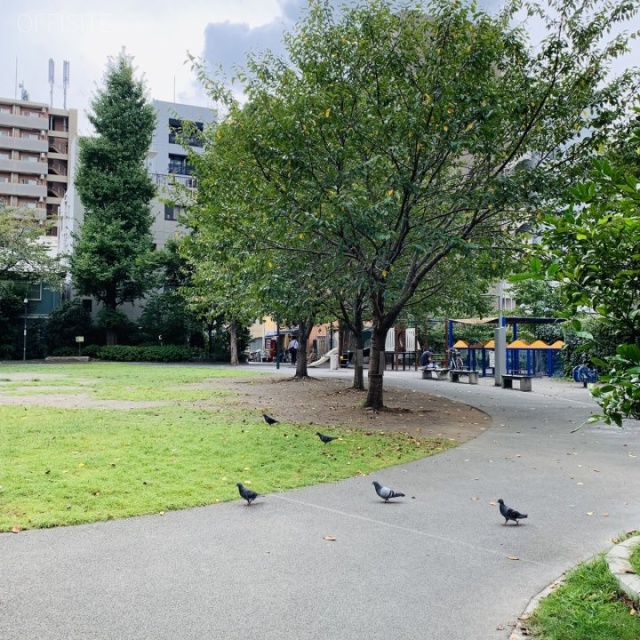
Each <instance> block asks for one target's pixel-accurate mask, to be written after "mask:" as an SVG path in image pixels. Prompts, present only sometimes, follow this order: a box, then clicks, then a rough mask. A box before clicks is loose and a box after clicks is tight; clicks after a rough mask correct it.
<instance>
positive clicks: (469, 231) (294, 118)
mask: <svg viewBox="0 0 640 640" xmlns="http://www.w3.org/2000/svg"><path fill="white" fill-rule="evenodd" d="M578 5H579V6H578ZM523 8H524V10H525V12H526V11H528V12H529V13H531V14H533V13H535V14H537V15H538V17H539V18H541V19H542V22H543V23H544V24H545V25H546V27H547V31H548V35H547V36H546V38H544V39H543V41H542V43H541V44H540V45H539V46H538V47H537V48H535V49H534V48H532V47H531V46H530V45H529V42H528V41H527V38H526V34H525V31H524V30H523V29H521V28H513V27H512V26H510V25H511V23H512V21H513V19H514V17H515V15H516V13H517V12H518V11H519V10H521V9H523ZM636 8H637V3H636V2H631V3H629V2H619V3H617V2H604V3H599V2H591V1H585V2H581V3H578V4H576V3H567V2H559V1H555V0H550V1H549V2H548V5H547V7H546V8H545V7H543V6H542V5H541V4H539V3H530V4H526V3H522V2H511V3H507V6H506V7H505V9H504V10H503V11H502V12H501V13H500V14H499V15H498V16H496V17H492V16H489V15H487V14H485V13H483V12H481V11H479V10H477V9H476V8H475V7H474V6H473V5H471V6H469V5H464V4H462V3H451V2H449V1H448V0H435V1H434V2H431V3H430V4H429V5H428V6H427V7H426V8H423V5H422V3H417V2H416V3H409V4H408V5H407V6H406V7H405V8H404V9H403V10H402V11H397V10H396V9H395V5H394V3H392V2H389V1H386V0H379V1H372V2H363V3H361V4H359V5H358V6H356V7H354V8H347V9H344V10H343V12H342V13H340V14H334V11H333V9H332V7H331V5H330V3H328V2H324V1H321V0H314V1H312V2H310V3H309V10H308V14H307V16H306V19H305V20H304V21H303V22H302V23H301V24H300V25H299V26H298V28H297V30H296V31H295V32H294V33H292V34H291V35H289V36H288V37H287V39H286V44H287V53H288V57H287V58H286V59H280V58H276V57H275V56H273V55H271V54H269V53H267V54H265V55H263V56H261V57H252V58H250V59H249V61H248V65H247V66H248V73H247V74H239V76H238V79H239V80H240V81H241V82H242V83H243V86H244V89H245V93H246V95H247V99H248V102H247V105H246V106H245V107H244V108H242V109H240V108H232V109H231V110H230V113H229V119H228V123H229V126H230V130H231V131H232V132H233V135H231V134H229V136H228V137H227V138H226V141H227V143H228V144H229V145H232V146H234V147H235V148H236V149H237V151H236V154H237V157H238V158H241V159H242V163H243V167H244V169H243V171H242V172H239V173H238V175H236V176H234V177H233V180H234V181H235V180H238V184H239V185H241V184H242V182H241V178H242V177H243V176H245V177H246V176H248V183H247V184H251V188H247V189H245V191H244V193H242V192H241V188H240V186H239V187H238V188H236V191H235V194H236V199H235V200H230V201H227V202H224V201H223V202H221V203H218V204H217V207H218V209H219V210H223V211H224V210H226V211H227V212H228V211H229V210H230V209H231V208H234V210H235V211H241V212H242V214H241V215H242V216H243V217H245V218H246V217H247V214H248V219H249V220H250V223H247V222H244V223H243V224H244V225H248V226H250V227H251V229H252V232H253V233H254V234H257V236H258V239H259V241H260V242H262V243H263V245H265V246H268V248H269V250H271V251H277V252H279V253H280V255H282V256H291V259H292V260H294V261H295V260H299V259H300V256H306V259H307V261H313V265H314V269H315V273H316V277H317V278H318V279H319V280H320V281H328V280H329V279H330V277H331V274H332V273H333V274H337V275H336V279H337V280H340V279H342V280H345V279H346V280H348V283H349V285H345V286H344V287H342V286H341V287H339V289H340V292H341V296H342V297H344V299H350V298H352V297H353V294H354V292H358V291H364V292H365V296H366V304H367V308H368V312H369V314H370V318H371V320H372V324H373V340H372V350H371V358H370V365H369V367H370V368H369V389H368V398H367V402H366V404H367V406H370V407H372V408H374V409H377V408H380V407H382V406H383V374H382V372H381V368H380V365H379V358H381V357H383V351H384V343H385V337H386V333H387V331H388V330H389V329H390V328H391V327H392V326H393V324H394V323H395V321H396V320H397V319H398V317H399V316H400V314H401V313H402V311H403V309H404V308H405V306H406V305H407V304H408V303H410V302H411V301H412V300H413V299H414V297H415V296H420V297H423V298H424V297H429V295H434V296H436V295H441V294H442V292H443V291H444V287H446V282H445V281H443V278H446V277H449V278H451V277H454V278H456V279H458V283H457V284H459V282H460V280H464V279H465V277H467V276H469V277H472V278H473V279H475V280H476V284H477V279H478V276H479V275H484V277H485V279H486V278H489V277H490V275H491V274H492V271H493V275H498V272H497V270H496V269H494V267H493V266H492V261H491V260H487V258H486V256H487V255H493V256H496V255H499V254H500V252H502V251H506V250H508V249H510V248H512V247H513V234H512V231H513V230H514V228H515V226H516V221H518V222H522V221H523V220H524V219H526V218H527V216H528V215H530V214H532V213H533V212H535V210H536V208H537V207H538V206H539V204H540V203H541V202H543V201H546V202H548V201H550V200H552V199H553V198H554V197H555V196H556V195H557V193H558V192H559V190H560V189H561V188H563V187H564V185H566V183H567V181H568V180H569V179H570V177H571V172H572V171H574V172H577V171H580V170H582V166H581V162H582V161H583V160H584V159H585V157H586V156H588V154H589V152H590V149H592V148H593V146H594V145H595V144H597V143H598V142H599V140H600V139H601V137H602V136H606V135H607V133H608V131H607V129H608V127H609V125H610V124H611V123H612V122H614V121H615V120H616V119H617V118H618V117H619V116H620V111H621V110H622V106H621V105H622V104H623V100H622V96H625V95H626V94H627V93H629V92H631V93H633V92H634V91H635V85H634V80H635V78H634V76H633V74H625V75H623V76H622V77H621V78H618V79H615V80H612V81H609V82H606V81H605V80H606V76H607V72H608V68H607V65H608V62H609V60H610V59H611V58H613V57H615V56H616V55H618V54H619V53H620V52H621V51H623V50H624V48H625V41H624V36H621V37H618V38H614V39H613V40H612V41H611V42H609V43H603V41H602V40H603V35H604V34H605V32H606V31H607V30H608V29H609V27H610V26H611V25H612V24H614V23H616V22H618V21H623V20H624V19H626V18H627V17H629V16H630V15H632V14H633V12H634V11H635V9H636ZM583 130H586V131H589V132H590V133H589V135H583V136H579V135H578V134H577V132H580V131H583ZM222 143H223V140H222V139H221V140H219V141H218V148H220V147H221V146H222ZM265 185H266V186H265ZM265 194H268V197H265ZM238 195H241V196H242V198H243V199H244V206H243V207H242V208H241V209H238V207H237V204H238V198H237V196H238ZM210 223H211V224H219V220H218V219H215V218H211V220H210ZM241 227H242V225H241V226H240V228H241ZM267 230H268V234H267ZM282 259H284V258H282ZM495 262H496V263H498V262H500V261H499V260H496V261H495ZM456 266H457V267H458V269H457V270H456ZM338 274H339V275H338ZM452 274H455V275H452ZM343 276H346V278H344V277H343ZM348 289H349V290H348ZM328 291H329V295H331V296H333V297H334V299H335V297H336V295H335V290H334V288H333V287H329V288H328Z"/></svg>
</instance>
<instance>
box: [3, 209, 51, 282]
mask: <svg viewBox="0 0 640 640" xmlns="http://www.w3.org/2000/svg"><path fill="white" fill-rule="evenodd" d="M46 231H47V225H46V224H45V223H44V221H43V219H42V218H41V217H40V214H39V213H38V212H37V211H36V210H34V209H27V208H15V207H8V206H6V205H5V203H4V201H2V200H0V280H2V281H5V280H8V279H18V278H19V279H23V280H26V281H29V282H38V281H40V280H46V281H48V282H55V281H59V280H61V278H62V275H63V268H62V267H61V265H60V261H59V260H58V258H52V257H51V256H50V255H49V250H48V248H47V246H46V245H44V244H41V243H40V242H38V240H39V239H40V238H41V236H43V235H44V234H45V233H46Z"/></svg>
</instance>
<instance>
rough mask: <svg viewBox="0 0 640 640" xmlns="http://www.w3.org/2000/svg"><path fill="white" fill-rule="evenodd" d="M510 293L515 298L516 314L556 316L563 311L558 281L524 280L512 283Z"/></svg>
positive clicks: (544, 316) (535, 316)
mask: <svg viewBox="0 0 640 640" xmlns="http://www.w3.org/2000/svg"><path fill="white" fill-rule="evenodd" d="M509 295H510V296H511V297H512V298H513V299H514V300H515V302H516V306H517V309H516V310H515V312H514V315H519V316H531V317H534V318H555V317H557V316H558V314H559V313H560V312H562V311H563V309H564V306H563V300H562V290H561V287H560V285H559V283H558V282H557V281H555V280H554V281H549V280H523V281H520V282H515V283H513V284H512V285H511V288H510V290H509Z"/></svg>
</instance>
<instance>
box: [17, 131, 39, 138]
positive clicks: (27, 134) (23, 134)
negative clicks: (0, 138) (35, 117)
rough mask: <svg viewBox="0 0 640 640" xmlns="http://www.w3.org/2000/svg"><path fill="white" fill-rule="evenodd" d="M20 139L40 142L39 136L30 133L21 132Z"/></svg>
mask: <svg viewBox="0 0 640 640" xmlns="http://www.w3.org/2000/svg"><path fill="white" fill-rule="evenodd" d="M21 137H22V138H24V139H25V140H40V134H38V133H32V132H31V131H23V132H22V136H21Z"/></svg>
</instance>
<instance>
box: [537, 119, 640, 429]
mask: <svg viewBox="0 0 640 640" xmlns="http://www.w3.org/2000/svg"><path fill="white" fill-rule="evenodd" d="M627 143H628V144H627V145H625V148H626V150H627V151H626V152H623V153H620V151H619V150H616V151H615V152H614V153H608V154H604V155H603V156H601V157H600V158H598V159H596V160H594V163H593V170H592V172H591V175H590V176H589V178H588V179H585V180H583V181H581V182H578V183H576V184H575V185H574V186H573V187H572V188H570V189H569V190H568V193H567V196H568V203H567V205H566V206H565V207H564V208H563V209H561V210H560V211H556V210H552V211H550V212H548V213H547V214H546V215H545V216H543V217H542V220H541V227H540V242H539V243H538V244H536V245H534V246H533V252H534V254H535V257H534V259H533V260H532V267H533V271H532V274H529V275H533V276H534V277H537V278H553V279H555V280H556V281H558V282H560V283H562V291H563V295H564V302H565V313H566V315H567V316H569V317H571V316H574V325H575V327H576V328H578V329H580V328H581V323H580V320H579V319H578V318H577V317H575V316H580V315H581V314H583V313H584V311H586V310H591V311H593V312H596V313H597V314H598V316H599V317H600V318H601V320H602V321H603V322H605V323H606V324H607V325H609V327H610V328H611V329H612V330H613V331H615V333H616V334H617V336H618V344H619V346H618V349H617V353H616V354H615V355H612V356H610V357H609V358H607V359H606V360H604V361H602V360H600V361H599V362H598V363H599V364H600V365H601V367H602V368H603V369H604V370H605V372H607V373H608V375H607V381H608V384H606V385H605V386H602V387H597V388H595V389H594V390H593V393H594V395H595V396H596V399H597V400H598V402H599V403H600V405H601V406H602V407H603V409H604V415H605V419H606V420H607V422H611V421H613V422H615V423H617V424H621V423H622V419H623V418H625V417H633V418H640V189H639V188H638V178H637V176H636V167H637V156H638V154H639V153H640V128H636V129H635V131H633V132H632V134H631V136H627ZM629 149H635V157H633V155H632V154H631V153H630V152H629ZM585 337H588V336H585Z"/></svg>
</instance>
